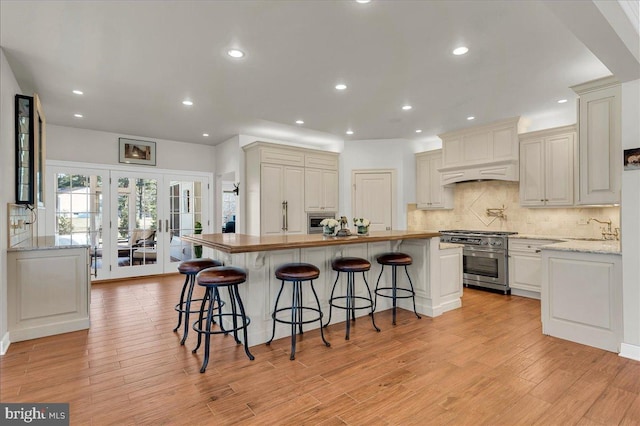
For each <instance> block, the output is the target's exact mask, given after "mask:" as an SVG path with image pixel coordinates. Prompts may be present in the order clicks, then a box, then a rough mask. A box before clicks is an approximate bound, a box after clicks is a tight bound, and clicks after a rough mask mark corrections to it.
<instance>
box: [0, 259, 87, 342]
mask: <svg viewBox="0 0 640 426" xmlns="http://www.w3.org/2000/svg"><path fill="white" fill-rule="evenodd" d="M7 269H8V283H7V295H8V300H7V302H8V303H7V311H8V317H9V318H8V319H9V322H8V329H9V338H10V339H11V342H20V341H22V340H29V339H35V338H38V337H44V336H51V335H54V334H61V333H68V332H71V331H77V330H82V329H87V328H89V297H90V291H89V285H90V284H89V249H88V248H87V247H73V248H53V249H35V250H16V251H11V250H10V251H9V252H8V253H7Z"/></svg>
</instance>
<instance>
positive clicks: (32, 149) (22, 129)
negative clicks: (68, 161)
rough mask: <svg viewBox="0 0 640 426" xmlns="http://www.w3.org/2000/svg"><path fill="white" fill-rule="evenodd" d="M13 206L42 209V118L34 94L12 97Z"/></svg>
mask: <svg viewBox="0 0 640 426" xmlns="http://www.w3.org/2000/svg"><path fill="white" fill-rule="evenodd" d="M15 118H16V122H15V128H16V151H15V152H16V204H29V205H35V206H40V207H43V206H44V176H45V174H44V164H45V159H46V155H45V118H44V113H43V112H42V106H41V105H40V99H39V98H38V95H33V96H24V95H16V99H15Z"/></svg>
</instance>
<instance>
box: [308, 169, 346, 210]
mask: <svg viewBox="0 0 640 426" xmlns="http://www.w3.org/2000/svg"><path fill="white" fill-rule="evenodd" d="M304 200H305V210H306V211H308V212H325V211H326V212H336V211H337V210H338V171H337V170H322V169H312V168H308V167H307V168H305V170H304Z"/></svg>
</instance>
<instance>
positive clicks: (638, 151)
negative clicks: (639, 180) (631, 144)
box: [624, 148, 640, 170]
mask: <svg viewBox="0 0 640 426" xmlns="http://www.w3.org/2000/svg"><path fill="white" fill-rule="evenodd" d="M624 169H625V170H640V148H633V149H625V150H624Z"/></svg>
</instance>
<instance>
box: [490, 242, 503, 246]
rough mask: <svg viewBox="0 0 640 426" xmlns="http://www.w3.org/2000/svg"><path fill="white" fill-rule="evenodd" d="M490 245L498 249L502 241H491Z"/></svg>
mask: <svg viewBox="0 0 640 426" xmlns="http://www.w3.org/2000/svg"><path fill="white" fill-rule="evenodd" d="M491 245H492V246H494V247H499V246H501V245H502V241H492V242H491Z"/></svg>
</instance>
